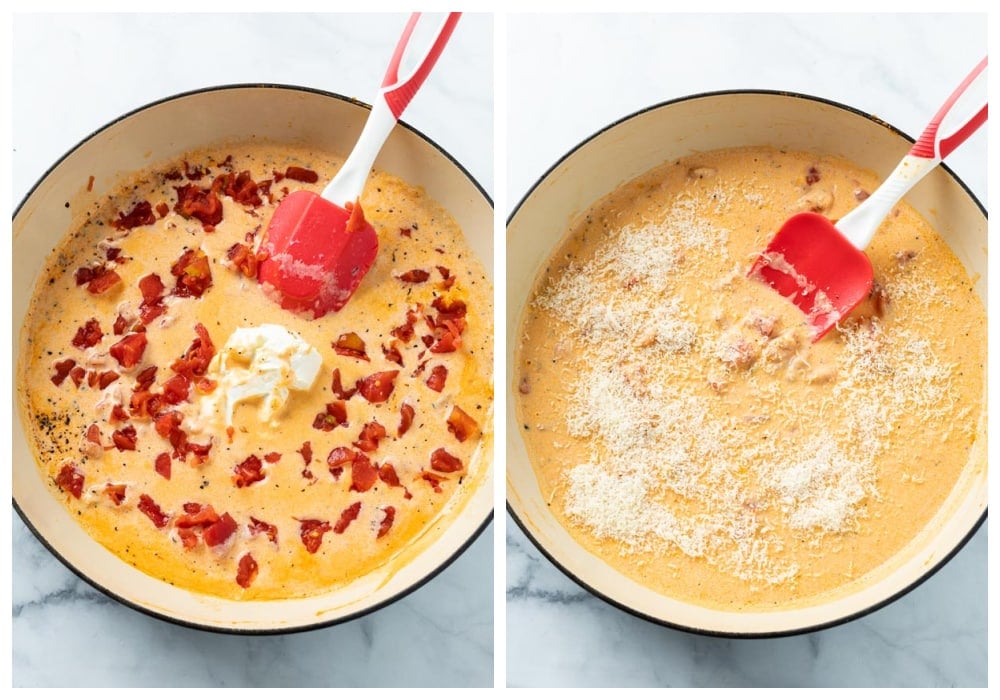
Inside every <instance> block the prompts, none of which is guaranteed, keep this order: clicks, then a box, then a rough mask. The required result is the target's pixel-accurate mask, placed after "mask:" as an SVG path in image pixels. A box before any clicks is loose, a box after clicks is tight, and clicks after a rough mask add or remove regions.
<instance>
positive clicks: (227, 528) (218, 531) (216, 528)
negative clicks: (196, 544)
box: [201, 513, 236, 547]
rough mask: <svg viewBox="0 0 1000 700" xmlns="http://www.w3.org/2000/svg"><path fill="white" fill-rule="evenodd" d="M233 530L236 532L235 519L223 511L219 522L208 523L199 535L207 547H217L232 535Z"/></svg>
mask: <svg viewBox="0 0 1000 700" xmlns="http://www.w3.org/2000/svg"><path fill="white" fill-rule="evenodd" d="M234 532H236V521H235V520H233V517H232V516H231V515H230V514H229V513H223V514H222V516H221V517H220V518H219V522H217V523H215V524H214V525H209V526H208V527H206V528H205V529H204V530H203V531H202V533H201V537H202V539H203V540H205V544H206V545H208V546H209V547H217V546H218V545H220V544H222V543H223V542H225V541H226V540H228V539H229V538H230V537H232V535H233V533H234Z"/></svg>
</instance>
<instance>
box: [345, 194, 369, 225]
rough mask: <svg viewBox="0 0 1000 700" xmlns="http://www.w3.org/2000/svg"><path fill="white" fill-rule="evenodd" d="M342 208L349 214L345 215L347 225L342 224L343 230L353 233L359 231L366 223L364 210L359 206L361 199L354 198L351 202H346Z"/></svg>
mask: <svg viewBox="0 0 1000 700" xmlns="http://www.w3.org/2000/svg"><path fill="white" fill-rule="evenodd" d="M344 208H345V209H346V210H347V211H348V213H349V214H350V216H349V217H347V225H346V226H344V230H345V231H346V232H347V233H354V232H355V231H360V230H361V229H363V228H364V227H365V226H366V225H367V223H368V222H367V221H365V212H364V209H362V208H361V200H360V199H355V200H354V201H353V202H346V203H345V204H344Z"/></svg>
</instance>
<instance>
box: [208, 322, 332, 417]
mask: <svg viewBox="0 0 1000 700" xmlns="http://www.w3.org/2000/svg"><path fill="white" fill-rule="evenodd" d="M322 364H323V358H322V356H321V355H320V354H319V351H318V350H316V348H314V347H312V346H311V345H309V344H308V343H307V342H305V341H304V340H302V338H300V337H299V336H298V335H296V334H294V333H292V332H290V331H289V330H287V329H286V328H285V327H284V326H279V325H277V324H272V323H265V324H262V325H260V326H251V327H249V328H237V329H236V330H235V331H233V333H232V335H230V336H229V339H228V340H227V341H226V344H225V345H224V346H223V347H222V349H221V350H219V352H218V353H216V355H215V357H213V358H212V361H211V363H210V364H209V365H208V371H207V372H206V376H207V377H208V378H209V379H211V380H214V381H215V382H217V384H218V386H217V387H216V389H215V391H213V392H212V393H211V394H209V395H207V396H205V397H204V399H203V400H202V417H203V418H208V417H209V416H217V415H218V414H219V412H220V410H221V411H222V412H223V415H224V420H225V425H226V427H231V426H232V424H233V409H234V408H235V407H236V405H237V404H239V403H241V402H244V401H253V400H257V399H263V400H262V401H261V405H260V409H259V411H258V414H257V415H258V419H259V420H260V421H261V422H262V423H271V424H274V423H276V417H277V416H278V414H279V413H280V412H281V409H282V408H284V406H285V405H286V404H287V403H288V401H289V398H290V396H291V392H292V391H308V390H309V389H311V388H312V385H313V383H314V382H315V381H316V375H317V374H319V369H320V366H321V365H322Z"/></svg>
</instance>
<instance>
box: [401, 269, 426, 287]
mask: <svg viewBox="0 0 1000 700" xmlns="http://www.w3.org/2000/svg"><path fill="white" fill-rule="evenodd" d="M430 276H431V273H429V272H428V271H427V270H420V269H414V270H407V271H406V272H404V273H403V274H401V275H399V281H400V282H406V283H407V284H420V283H421V282H426V281H427V280H428V279H430Z"/></svg>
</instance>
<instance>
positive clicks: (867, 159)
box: [506, 92, 987, 635]
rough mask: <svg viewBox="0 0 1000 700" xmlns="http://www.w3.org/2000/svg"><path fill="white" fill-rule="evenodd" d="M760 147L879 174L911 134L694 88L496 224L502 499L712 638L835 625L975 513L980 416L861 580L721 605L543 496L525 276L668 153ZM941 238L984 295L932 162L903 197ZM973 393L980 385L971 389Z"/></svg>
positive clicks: (595, 144)
mask: <svg viewBox="0 0 1000 700" xmlns="http://www.w3.org/2000/svg"><path fill="white" fill-rule="evenodd" d="M748 145H770V146H775V147H785V148H789V149H798V150H807V151H814V152H821V153H829V154H833V155H838V156H842V157H845V158H847V159H849V160H851V161H854V162H855V163H857V164H859V165H861V166H863V167H865V168H869V169H871V170H873V171H875V172H877V173H878V174H879V175H881V176H882V177H885V176H887V175H888V174H889V173H890V172H891V171H892V169H893V168H894V167H895V165H896V164H897V163H898V162H899V160H900V159H901V158H902V156H903V155H904V154H905V153H906V152H907V151H908V150H909V148H910V145H911V143H910V142H909V141H908V140H907V139H905V138H904V137H903V136H901V135H900V134H899V133H897V132H896V131H894V130H893V129H892V128H890V127H888V126H886V125H885V124H883V123H881V122H878V121H877V120H875V119H872V118H870V117H867V116H864V115H862V114H859V113H857V112H855V111H852V110H850V109H848V108H845V107H842V106H839V105H835V104H831V103H828V102H824V101H820V100H816V99H811V98H806V97H802V96H795V95H788V94H775V93H758V92H745V93H741V92H734V93H725V94H711V95H702V96H695V97H691V98H687V99H682V100H680V101H676V102H672V103H669V104H665V105H661V106H659V107H655V108H652V109H650V110H647V111H644V112H641V113H639V114H636V115H634V116H632V117H629V118H627V119H625V120H623V121H621V122H619V123H617V124H615V125H613V126H611V127H609V128H607V129H606V130H604V131H602V132H600V133H599V134H597V135H595V136H594V137H592V138H591V139H589V140H588V141H586V142H584V143H583V144H582V145H580V146H579V147H578V148H577V149H576V150H574V151H573V152H572V153H570V154H569V155H568V156H567V157H566V158H564V159H563V160H562V161H560V162H559V163H558V164H557V165H556V166H555V167H553V168H552V169H551V170H550V171H549V172H548V173H547V174H546V175H545V176H544V177H543V178H542V179H541V181H539V182H538V184H537V185H536V186H535V187H534V188H533V189H532V190H531V192H530V193H529V194H528V195H527V196H526V197H525V199H524V200H523V201H522V202H521V204H520V205H519V207H518V208H517V210H516V211H515V213H514V214H513V215H512V217H511V218H510V221H509V223H508V227H507V337H508V339H509V342H508V344H507V346H508V347H507V366H508V368H510V371H509V377H510V386H508V387H507V388H506V400H507V416H508V418H507V503H508V507H509V510H510V512H511V513H512V515H513V516H514V518H515V519H516V520H517V521H518V522H519V524H520V525H521V526H522V527H523V528H524V530H525V532H526V533H527V534H528V536H529V537H530V538H531V539H532V540H533V541H534V542H535V544H537V545H538V547H539V548H540V549H541V550H542V551H543V552H544V553H545V554H546V555H547V556H548V557H549V558H550V559H551V560H552V561H553V562H554V563H556V564H557V565H558V566H559V567H560V568H561V569H563V571H565V572H566V573H567V574H568V575H570V576H571V577H572V578H574V579H575V580H577V581H578V582H580V583H581V584H582V585H584V586H585V587H587V588H588V589H590V590H591V591H593V592H595V593H596V594H598V595H600V596H601V597H603V598H605V599H607V600H609V601H611V602H612V603H614V604H616V605H618V606H620V607H622V608H624V609H626V610H629V611H631V612H634V613H635V614H637V615H640V616H643V617H647V618H650V619H652V620H656V621H659V622H663V623H666V624H670V625H674V626H678V627H683V628H686V629H691V630H696V631H703V632H708V633H714V634H726V635H775V634H787V633H791V632H798V631H805V630H809V629H815V628H817V627H821V626H826V625H830V624H833V623H836V622H840V621H844V620H848V619H851V618H853V617H856V616H858V615H861V614H864V613H865V612H868V611H871V610H873V609H874V608H877V607H879V606H880V605H882V604H884V603H886V602H888V601H890V600H893V599H894V598H895V597H898V596H899V595H901V594H902V593H904V592H905V591H907V590H909V589H910V588H911V587H913V586H914V585H916V584H917V583H919V582H920V581H921V580H923V579H924V578H925V577H926V576H928V575H929V574H930V573H932V572H933V571H935V570H936V569H937V568H938V567H939V566H941V565H942V564H943V563H944V562H945V561H947V559H948V558H949V557H950V556H951V555H952V554H953V553H954V552H955V551H956V550H957V549H958V548H959V547H960V546H961V545H962V544H964V542H965V541H966V540H967V539H968V537H970V536H971V534H972V533H973V532H974V531H975V529H976V527H977V525H978V524H979V523H980V522H981V521H982V519H983V518H984V517H985V513H986V502H987V484H986V481H987V480H986V421H985V415H984V416H983V420H982V424H981V431H980V435H981V437H980V439H979V440H978V442H977V443H976V444H975V446H974V447H973V450H972V457H971V459H970V461H969V464H968V465H967V468H966V470H965V472H964V475H963V477H962V479H961V481H960V483H959V484H958V485H957V487H956V488H955V490H954V492H953V493H952V494H951V496H950V498H949V499H948V501H947V502H946V504H945V507H944V509H943V510H942V511H941V512H940V513H939V514H938V516H937V517H936V518H935V519H934V521H933V522H932V523H931V524H930V525H929V526H928V527H927V528H926V530H925V531H924V532H923V533H922V534H921V536H920V537H918V538H917V540H916V541H914V542H913V543H912V544H911V545H910V546H909V547H907V548H906V549H905V550H904V551H903V552H901V553H900V554H899V555H898V556H896V557H894V558H893V559H892V560H891V561H889V562H888V563H887V564H886V565H884V566H883V567H881V568H880V569H879V570H878V571H876V572H875V574H873V576H872V582H871V584H870V585H868V586H867V587H865V588H864V589H863V590H860V591H858V592H857V593H854V594H852V595H850V596H849V597H846V598H841V599H839V600H833V601H830V602H827V603H825V604H822V605H816V606H813V607H808V608H801V609H795V610H787V611H780V612H767V613H742V614H741V613H732V612H722V611H718V610H709V609H706V608H702V607H698V606H694V605H690V604H687V603H682V602H679V601H676V600H672V599H669V598H666V597H664V596H661V595H659V594H656V593H653V592H652V591H650V590H648V589H646V588H644V587H642V586H640V585H639V584H637V583H635V582H634V581H632V580H631V579H629V578H627V577H625V576H624V575H622V574H620V573H618V572H617V571H616V570H614V569H612V568H611V567H610V566H608V565H607V564H605V563H604V562H603V561H602V560H600V559H599V558H597V557H595V556H594V555H592V554H590V553H589V552H587V551H586V550H585V549H583V547H581V546H580V545H579V544H578V543H577V542H576V540H574V539H573V538H572V537H570V535H569V534H568V533H567V532H566V531H565V530H564V529H563V528H562V527H561V526H560V525H559V524H558V522H557V521H556V520H555V518H554V517H553V516H552V514H551V512H550V511H549V509H548V507H547V506H546V505H545V501H544V499H543V496H542V494H541V493H540V492H539V489H538V484H537V481H536V478H535V475H534V472H533V471H532V468H531V465H530V464H529V462H528V456H527V454H526V452H525V447H524V443H523V441H522V439H521V433H520V430H519V427H518V424H517V416H516V411H515V406H514V394H515V392H516V391H517V377H518V373H517V368H516V367H515V366H514V364H513V362H514V347H515V345H516V339H517V336H518V326H519V324H520V319H521V314H522V311H523V308H524V305H525V303H526V300H527V298H528V294H529V292H530V290H531V288H532V284H533V282H534V280H535V278H536V276H537V275H538V273H539V271H540V270H541V268H542V266H543V264H544V263H545V261H546V260H547V259H548V257H549V256H550V254H551V252H552V251H553V249H554V248H555V246H556V244H557V243H558V242H559V241H560V240H561V238H562V237H563V235H564V233H565V232H566V231H567V229H568V226H569V223H570V222H571V221H572V220H573V219H574V218H575V216H576V215H578V214H580V213H581V212H583V211H584V210H585V209H586V208H587V207H588V206H590V205H591V204H592V203H593V202H594V201H596V200H597V199H598V198H600V197H602V196H603V195H605V194H607V193H608V192H610V191H611V190H613V189H615V188H616V187H617V186H618V185H620V184H622V183H624V182H626V181H628V180H630V179H632V178H634V177H636V176H637V175H639V174H641V173H643V172H645V171H647V170H649V169H651V168H653V167H654V166H657V165H660V164H662V163H664V162H666V161H669V160H672V159H674V158H677V157H679V156H683V155H688V154H691V153H695V152H698V151H705V150H711V149H718V148H726V147H734V146H748ZM907 201H908V202H909V203H910V204H912V205H913V206H914V207H915V208H916V209H917V210H918V211H919V212H920V213H921V214H922V215H923V216H924V217H926V218H927V220H928V221H929V222H930V223H931V224H932V225H933V226H935V227H936V229H937V230H938V231H939V232H940V233H941V235H942V236H943V237H944V238H945V239H946V240H947V241H948V242H949V244H950V245H951V247H952V248H953V249H954V251H955V253H956V254H957V255H958V257H959V259H960V260H961V261H962V263H963V264H964V265H965V267H966V268H967V269H968V270H969V272H970V274H971V275H972V276H973V279H975V280H976V291H977V293H978V294H979V295H980V297H981V298H982V299H983V302H984V304H985V301H986V231H987V226H986V216H985V214H984V212H983V211H982V210H981V209H980V207H979V206H978V204H977V203H976V201H975V199H974V198H973V197H972V196H971V195H970V194H969V193H968V192H967V191H966V190H965V189H964V187H963V186H962V185H961V184H960V183H959V182H958V181H957V180H956V179H955V178H954V177H953V176H952V175H950V174H949V173H948V172H947V171H946V170H945V169H944V168H938V169H937V170H935V171H934V172H933V173H932V174H931V175H929V176H928V177H927V178H926V179H925V180H924V181H923V182H921V183H920V184H919V185H917V187H916V188H915V189H914V190H913V191H912V192H911V193H910V194H909V195H908V197H907ZM983 391H984V395H985V391H986V387H985V386H984V387H983Z"/></svg>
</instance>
